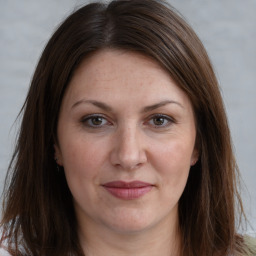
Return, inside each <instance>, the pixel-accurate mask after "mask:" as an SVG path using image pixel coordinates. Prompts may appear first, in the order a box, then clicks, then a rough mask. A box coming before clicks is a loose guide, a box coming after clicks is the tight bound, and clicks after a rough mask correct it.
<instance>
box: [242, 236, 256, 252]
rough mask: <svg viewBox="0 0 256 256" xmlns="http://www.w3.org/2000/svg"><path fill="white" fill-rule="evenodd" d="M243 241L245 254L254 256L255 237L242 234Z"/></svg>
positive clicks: (255, 248) (255, 249)
mask: <svg viewBox="0 0 256 256" xmlns="http://www.w3.org/2000/svg"><path fill="white" fill-rule="evenodd" d="M244 242H245V244H246V245H247V248H248V253H247V254H246V256H247V255H248V256H256V237H252V236H248V235H246V236H244Z"/></svg>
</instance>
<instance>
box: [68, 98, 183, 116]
mask: <svg viewBox="0 0 256 256" xmlns="http://www.w3.org/2000/svg"><path fill="white" fill-rule="evenodd" d="M80 104H92V105H94V106H96V107H98V108H100V109H103V110H105V111H108V112H113V109H112V108H111V107H110V106H109V105H107V104H105V103H103V102H100V101H97V100H84V99H82V100H79V101H77V102H76V103H75V104H74V105H72V107H71V108H72V109H73V108H75V107H77V106H78V105H80ZM168 104H176V105H178V106H180V107H181V108H184V107H183V105H182V104H180V103H179V102H177V101H174V100H164V101H161V102H159V103H156V104H154V105H150V106H146V107H144V108H143V109H142V111H141V113H146V112H150V111H153V110H155V109H157V108H160V107H163V106H165V105H168Z"/></svg>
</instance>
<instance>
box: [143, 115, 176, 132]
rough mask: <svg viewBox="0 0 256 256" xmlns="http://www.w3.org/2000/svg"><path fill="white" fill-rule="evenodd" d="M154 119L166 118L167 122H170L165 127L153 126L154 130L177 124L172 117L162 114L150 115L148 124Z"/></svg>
mask: <svg viewBox="0 0 256 256" xmlns="http://www.w3.org/2000/svg"><path fill="white" fill-rule="evenodd" d="M154 118H164V119H165V120H167V121H168V124H166V125H163V126H160V125H159V126H158V125H153V126H154V128H157V129H161V128H167V127H169V126H170V125H172V124H175V123H177V122H176V120H175V119H174V118H173V117H172V116H169V115H166V114H160V113H157V114H152V115H150V116H149V118H148V119H147V121H146V123H149V122H150V121H151V120H152V119H154Z"/></svg>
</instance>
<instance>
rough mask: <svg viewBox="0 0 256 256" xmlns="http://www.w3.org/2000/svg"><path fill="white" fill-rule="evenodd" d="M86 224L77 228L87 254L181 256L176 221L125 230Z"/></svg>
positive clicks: (87, 255) (93, 255)
mask: <svg viewBox="0 0 256 256" xmlns="http://www.w3.org/2000/svg"><path fill="white" fill-rule="evenodd" d="M176 223H178V222H176ZM88 224H89V223H87V225H86V226H87V228H86V229H81V230H80V231H79V238H80V243H81V246H82V249H83V251H84V252H85V255H86V256H102V255H111V256H128V255H129V256H130V255H136V256H159V255H161V256H180V252H179V251H180V242H181V240H180V232H179V228H178V225H177V224H173V225H169V226H167V225H166V222H164V223H162V224H163V225H161V223H160V224H159V225H158V226H157V227H154V228H147V229H145V230H143V231H139V232H125V233H123V232H117V231H115V230H109V229H108V228H102V227H100V229H99V228H97V225H95V226H93V227H90V224H89V226H88ZM169 224H170V223H169ZM87 231H88V232H87ZM106 252H107V254H106Z"/></svg>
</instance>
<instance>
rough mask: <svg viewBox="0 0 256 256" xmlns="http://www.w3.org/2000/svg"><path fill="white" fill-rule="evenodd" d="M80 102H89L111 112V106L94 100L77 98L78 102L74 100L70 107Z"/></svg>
mask: <svg viewBox="0 0 256 256" xmlns="http://www.w3.org/2000/svg"><path fill="white" fill-rule="evenodd" d="M82 103H85V104H86V103H90V104H93V105H94V106H96V107H98V108H101V109H103V110H106V111H109V112H112V111H113V110H112V108H111V107H110V106H108V105H107V104H105V103H103V102H100V101H96V100H79V101H78V102H76V103H75V104H74V105H72V107H71V108H75V107H76V106H78V105H80V104H82Z"/></svg>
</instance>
